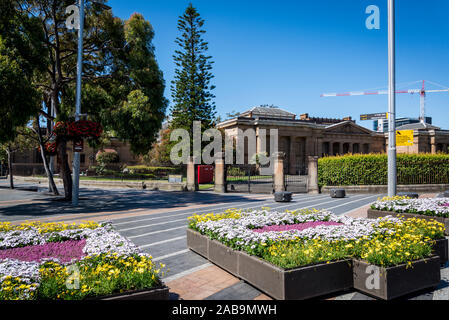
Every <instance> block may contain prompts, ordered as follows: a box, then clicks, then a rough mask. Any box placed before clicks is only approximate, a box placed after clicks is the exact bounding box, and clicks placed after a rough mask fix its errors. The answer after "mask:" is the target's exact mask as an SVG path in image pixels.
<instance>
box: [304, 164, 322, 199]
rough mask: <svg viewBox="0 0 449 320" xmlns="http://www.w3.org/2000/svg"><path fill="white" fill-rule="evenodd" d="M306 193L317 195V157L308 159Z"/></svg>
mask: <svg viewBox="0 0 449 320" xmlns="http://www.w3.org/2000/svg"><path fill="white" fill-rule="evenodd" d="M308 159H309V176H308V177H307V179H308V184H307V185H308V190H307V191H308V193H310V194H318V193H320V189H319V188H318V157H309V158H308Z"/></svg>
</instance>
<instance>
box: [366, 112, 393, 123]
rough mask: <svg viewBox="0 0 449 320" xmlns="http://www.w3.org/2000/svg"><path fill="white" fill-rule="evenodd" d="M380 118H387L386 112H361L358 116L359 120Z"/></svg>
mask: <svg viewBox="0 0 449 320" xmlns="http://www.w3.org/2000/svg"><path fill="white" fill-rule="evenodd" d="M382 119H388V113H387V112H384V113H372V114H362V115H361V116H360V120H361V121H366V120H382Z"/></svg>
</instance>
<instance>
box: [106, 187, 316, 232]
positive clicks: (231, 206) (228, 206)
mask: <svg viewBox="0 0 449 320" xmlns="http://www.w3.org/2000/svg"><path fill="white" fill-rule="evenodd" d="M301 197H303V198H302V199H300V200H301V201H303V200H305V199H318V198H321V197H325V196H303V195H301ZM308 201H312V200H308ZM308 201H307V202H308ZM251 204H253V201H251V202H243V203H234V204H233V205H223V206H222V207H218V208H214V209H204V210H199V211H195V209H188V208H186V209H185V210H176V211H172V212H168V214H169V215H166V216H161V217H151V218H145V219H138V220H131V221H124V222H117V223H113V224H114V226H118V225H123V224H130V223H134V222H141V221H148V220H157V219H164V218H170V217H176V216H182V215H188V214H191V215H193V214H198V213H204V212H222V211H221V210H223V211H224V210H227V209H233V208H236V209H240V208H242V209H245V210H246V209H254V208H260V207H263V206H265V204H273V205H275V204H276V202H274V200H273V199H270V200H265V201H263V202H261V203H258V204H257V205H256V206H251V207H244V208H243V206H246V205H251ZM190 210H191V211H192V212H186V211H190ZM219 210H220V211H219ZM174 212H179V213H175V214H171V213H174ZM156 214H158V213H150V214H144V215H140V216H139V217H145V216H148V215H153V216H154V215H156ZM122 219H123V218H118V219H112V220H109V221H116V220H122Z"/></svg>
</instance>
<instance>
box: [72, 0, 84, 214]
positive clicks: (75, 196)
mask: <svg viewBox="0 0 449 320" xmlns="http://www.w3.org/2000/svg"><path fill="white" fill-rule="evenodd" d="M83 34H84V0H79V29H78V67H77V78H76V110H75V121H79V120H80V114H81V78H82V74H83ZM79 183H80V153H79V152H75V153H74V159H73V188H72V204H73V206H78V203H79Z"/></svg>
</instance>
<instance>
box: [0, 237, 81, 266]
mask: <svg viewBox="0 0 449 320" xmlns="http://www.w3.org/2000/svg"><path fill="white" fill-rule="evenodd" d="M85 245H86V240H81V241H66V242H57V243H46V244H42V245H36V246H29V247H24V248H14V249H7V250H0V260H3V259H15V260H19V261H27V262H41V261H42V260H44V259H58V260H59V261H60V262H62V263H67V262H71V261H72V260H74V259H76V260H80V259H81V258H83V257H84V256H85V254H84V252H83V248H84V246H85Z"/></svg>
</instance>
